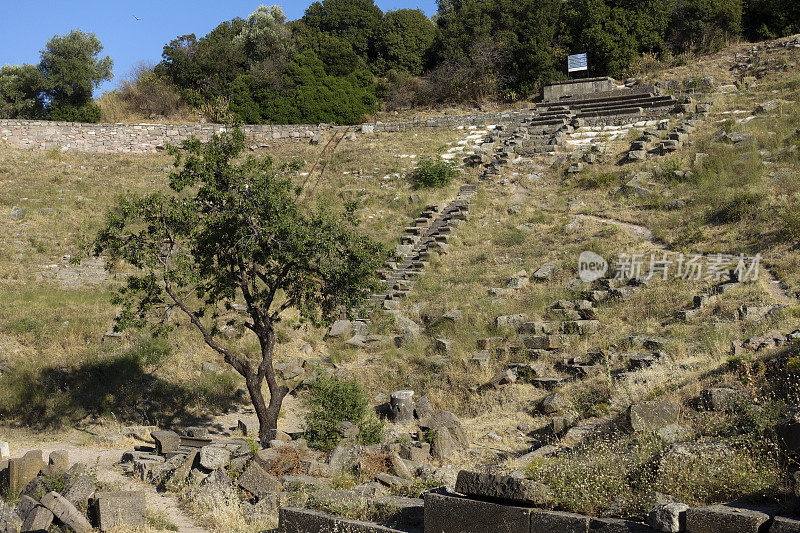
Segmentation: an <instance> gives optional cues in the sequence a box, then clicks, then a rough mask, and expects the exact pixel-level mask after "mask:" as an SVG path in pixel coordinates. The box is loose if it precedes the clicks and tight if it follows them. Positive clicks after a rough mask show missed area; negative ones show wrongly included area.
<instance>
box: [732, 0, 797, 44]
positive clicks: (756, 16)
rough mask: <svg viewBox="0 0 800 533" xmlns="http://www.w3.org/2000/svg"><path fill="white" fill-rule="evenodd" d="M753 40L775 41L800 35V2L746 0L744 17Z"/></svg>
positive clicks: (747, 31) (745, 28)
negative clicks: (778, 38)
mask: <svg viewBox="0 0 800 533" xmlns="http://www.w3.org/2000/svg"><path fill="white" fill-rule="evenodd" d="M742 22H743V24H744V31H745V34H746V35H747V36H748V37H749V38H751V39H775V38H777V37H785V36H788V35H794V34H796V33H800V2H798V1H797V0H745V2H744V16H743V17H742Z"/></svg>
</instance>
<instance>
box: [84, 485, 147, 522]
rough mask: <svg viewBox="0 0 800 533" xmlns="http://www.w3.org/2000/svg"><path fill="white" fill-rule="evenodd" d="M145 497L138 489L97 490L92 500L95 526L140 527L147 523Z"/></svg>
mask: <svg viewBox="0 0 800 533" xmlns="http://www.w3.org/2000/svg"><path fill="white" fill-rule="evenodd" d="M146 502H147V498H146V497H145V494H144V493H143V492H139V491H116V492H98V493H97V494H96V495H95V497H94V500H93V502H92V503H93V507H94V512H95V516H96V520H97V527H99V528H100V531H109V530H112V529H114V528H117V527H125V528H132V529H142V528H144V527H145V526H146V524H147V506H146Z"/></svg>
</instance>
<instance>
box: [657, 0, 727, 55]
mask: <svg viewBox="0 0 800 533" xmlns="http://www.w3.org/2000/svg"><path fill="white" fill-rule="evenodd" d="M741 33H742V0H679V2H678V5H677V8H676V9H675V11H674V13H673V16H672V21H671V24H670V31H669V36H668V39H669V41H670V42H671V43H672V46H673V48H674V49H675V50H676V51H684V50H689V49H691V50H695V51H700V52H708V51H713V50H716V49H718V48H720V47H721V46H722V45H723V44H724V43H725V41H726V40H727V39H729V38H731V37H738V36H739V35H741Z"/></svg>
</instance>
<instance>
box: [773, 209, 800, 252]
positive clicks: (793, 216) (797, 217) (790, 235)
mask: <svg viewBox="0 0 800 533" xmlns="http://www.w3.org/2000/svg"><path fill="white" fill-rule="evenodd" d="M778 218H780V220H781V229H780V235H781V238H782V239H783V240H785V241H789V242H792V243H798V242H800V209H798V206H797V204H796V203H795V204H793V205H789V206H787V207H784V208H783V209H782V210H781V211H780V213H779V214H778Z"/></svg>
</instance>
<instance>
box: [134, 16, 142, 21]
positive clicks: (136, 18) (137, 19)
mask: <svg viewBox="0 0 800 533" xmlns="http://www.w3.org/2000/svg"><path fill="white" fill-rule="evenodd" d="M133 18H134V20H136V21H137V22H139V21H140V20H142V19H140V18H139V17H137V16H136V15H133Z"/></svg>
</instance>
